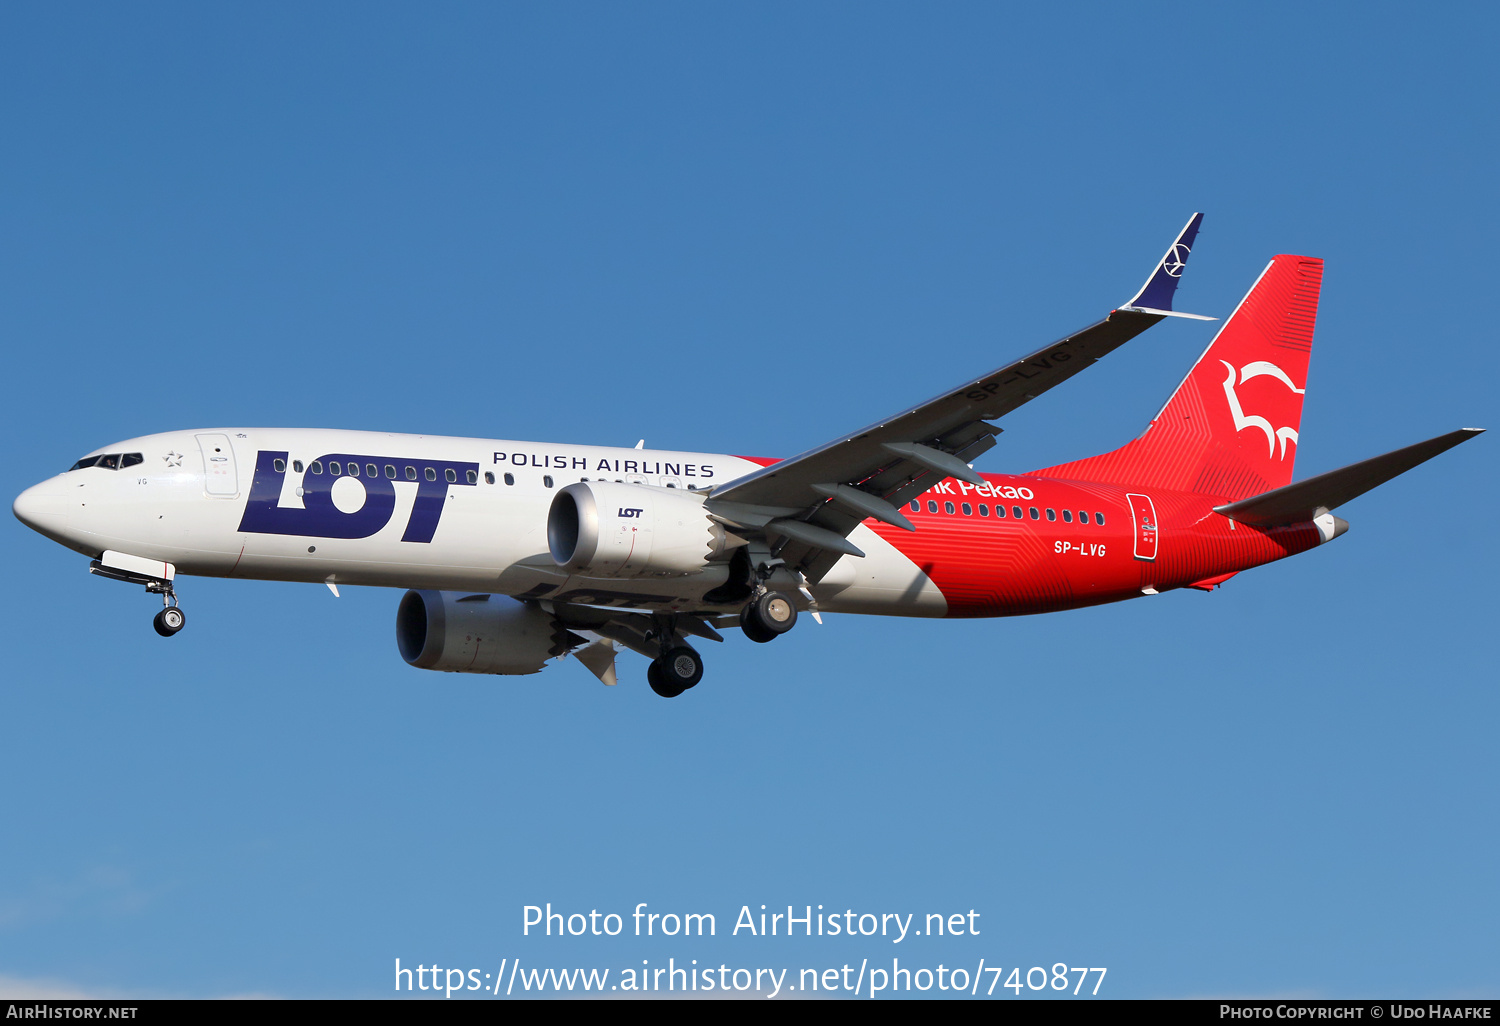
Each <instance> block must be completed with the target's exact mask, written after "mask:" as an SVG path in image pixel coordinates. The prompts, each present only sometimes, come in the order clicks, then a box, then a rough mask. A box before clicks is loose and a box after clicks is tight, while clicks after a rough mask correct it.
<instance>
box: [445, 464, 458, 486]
mask: <svg viewBox="0 0 1500 1026" xmlns="http://www.w3.org/2000/svg"><path fill="white" fill-rule="evenodd" d="M443 477H445V478H447V479H448V483H449V484H457V483H458V471H456V470H454V469H453V468H452V467H449V468H448V469H447V470H445V471H443Z"/></svg>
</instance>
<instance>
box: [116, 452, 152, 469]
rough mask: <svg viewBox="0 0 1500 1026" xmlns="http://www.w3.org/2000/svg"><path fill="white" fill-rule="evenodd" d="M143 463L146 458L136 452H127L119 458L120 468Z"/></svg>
mask: <svg viewBox="0 0 1500 1026" xmlns="http://www.w3.org/2000/svg"><path fill="white" fill-rule="evenodd" d="M145 462H146V457H144V456H142V455H141V454H140V453H138V452H127V453H126V454H125V455H124V456H121V457H120V466H121V467H133V466H135V465H136V464H137V463H145Z"/></svg>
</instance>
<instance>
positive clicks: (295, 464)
mask: <svg viewBox="0 0 1500 1026" xmlns="http://www.w3.org/2000/svg"><path fill="white" fill-rule="evenodd" d="M292 469H293V470H294V471H296V472H297V473H299V474H300V473H302V461H301V460H292Z"/></svg>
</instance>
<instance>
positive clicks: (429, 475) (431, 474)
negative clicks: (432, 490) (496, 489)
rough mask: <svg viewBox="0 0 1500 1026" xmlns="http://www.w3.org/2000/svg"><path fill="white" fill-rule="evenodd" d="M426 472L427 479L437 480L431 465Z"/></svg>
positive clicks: (435, 472)
mask: <svg viewBox="0 0 1500 1026" xmlns="http://www.w3.org/2000/svg"><path fill="white" fill-rule="evenodd" d="M426 474H427V480H429V481H436V480H437V471H436V470H434V469H432V468H431V467H428V468H427V470H426ZM506 476H507V477H508V476H510V475H506Z"/></svg>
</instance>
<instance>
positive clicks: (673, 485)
mask: <svg viewBox="0 0 1500 1026" xmlns="http://www.w3.org/2000/svg"><path fill="white" fill-rule="evenodd" d="M542 480H544V481H546V482H547V487H548V488H551V487H552V479H551V478H550V477H547V478H543V479H542ZM667 487H668V488H676V487H677V485H676V484H674V483H673V482H671V481H668V482H667Z"/></svg>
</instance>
